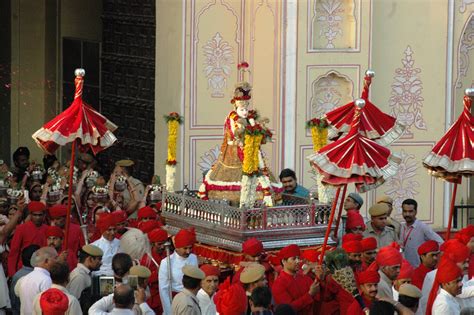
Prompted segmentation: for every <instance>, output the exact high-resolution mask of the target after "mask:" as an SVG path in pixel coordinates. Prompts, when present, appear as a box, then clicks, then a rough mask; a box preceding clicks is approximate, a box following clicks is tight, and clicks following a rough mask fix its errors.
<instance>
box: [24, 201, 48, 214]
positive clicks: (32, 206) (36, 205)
mask: <svg viewBox="0 0 474 315" xmlns="http://www.w3.org/2000/svg"><path fill="white" fill-rule="evenodd" d="M45 210H46V206H45V205H44V204H43V203H42V202H39V201H30V203H29V204H28V211H29V212H30V213H33V212H43V211H45Z"/></svg>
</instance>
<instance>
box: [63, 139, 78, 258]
mask: <svg viewBox="0 0 474 315" xmlns="http://www.w3.org/2000/svg"><path fill="white" fill-rule="evenodd" d="M77 141H78V140H77V139H74V141H73V142H72V149H71V162H70V163H69V187H68V192H67V197H68V198H67V212H66V230H65V232H64V233H65V235H64V243H63V248H64V250H66V249H67V244H68V241H69V225H70V223H71V205H72V183H73V176H74V159H75V157H76V142H77Z"/></svg>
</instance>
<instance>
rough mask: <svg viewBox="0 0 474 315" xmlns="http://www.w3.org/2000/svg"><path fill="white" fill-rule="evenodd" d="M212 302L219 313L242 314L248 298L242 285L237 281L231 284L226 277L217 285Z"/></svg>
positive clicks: (225, 314)
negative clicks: (217, 288)
mask: <svg viewBox="0 0 474 315" xmlns="http://www.w3.org/2000/svg"><path fill="white" fill-rule="evenodd" d="M214 303H215V304H216V309H217V312H218V313H219V314H222V315H242V314H245V311H246V310H247V304H248V298H247V294H246V293H245V290H244V288H243V286H242V285H241V284H239V283H236V284H233V285H231V284H230V277H228V278H227V279H226V280H225V281H224V282H223V283H222V284H221V285H219V290H217V293H216V294H215V295H214Z"/></svg>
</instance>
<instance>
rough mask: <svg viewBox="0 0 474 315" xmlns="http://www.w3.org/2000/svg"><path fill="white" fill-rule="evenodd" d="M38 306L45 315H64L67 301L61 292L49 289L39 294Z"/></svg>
mask: <svg viewBox="0 0 474 315" xmlns="http://www.w3.org/2000/svg"><path fill="white" fill-rule="evenodd" d="M39 304H40V308H41V312H42V313H43V314H45V315H61V314H66V311H67V310H68V308H69V299H68V297H67V296H66V294H64V293H63V291H61V290H59V289H57V288H51V289H48V290H46V291H44V292H43V293H41V296H40V299H39Z"/></svg>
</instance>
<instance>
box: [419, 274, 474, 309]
mask: <svg viewBox="0 0 474 315" xmlns="http://www.w3.org/2000/svg"><path fill="white" fill-rule="evenodd" d="M437 272H438V269H435V270H432V271H430V272H428V273H427V274H426V277H425V280H424V281H423V288H422V290H421V294H422V297H421V299H420V305H419V307H418V311H417V312H416V314H425V311H426V304H427V303H428V298H429V296H430V291H431V288H432V287H433V283H434V279H435V277H436V273H437ZM462 283H463V286H462V293H461V294H459V295H458V296H457V297H456V299H458V303H459V304H460V305H462V306H463V307H468V306H472V304H473V303H474V287H473V286H472V285H474V281H469V280H468V278H467V276H463V277H462Z"/></svg>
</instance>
